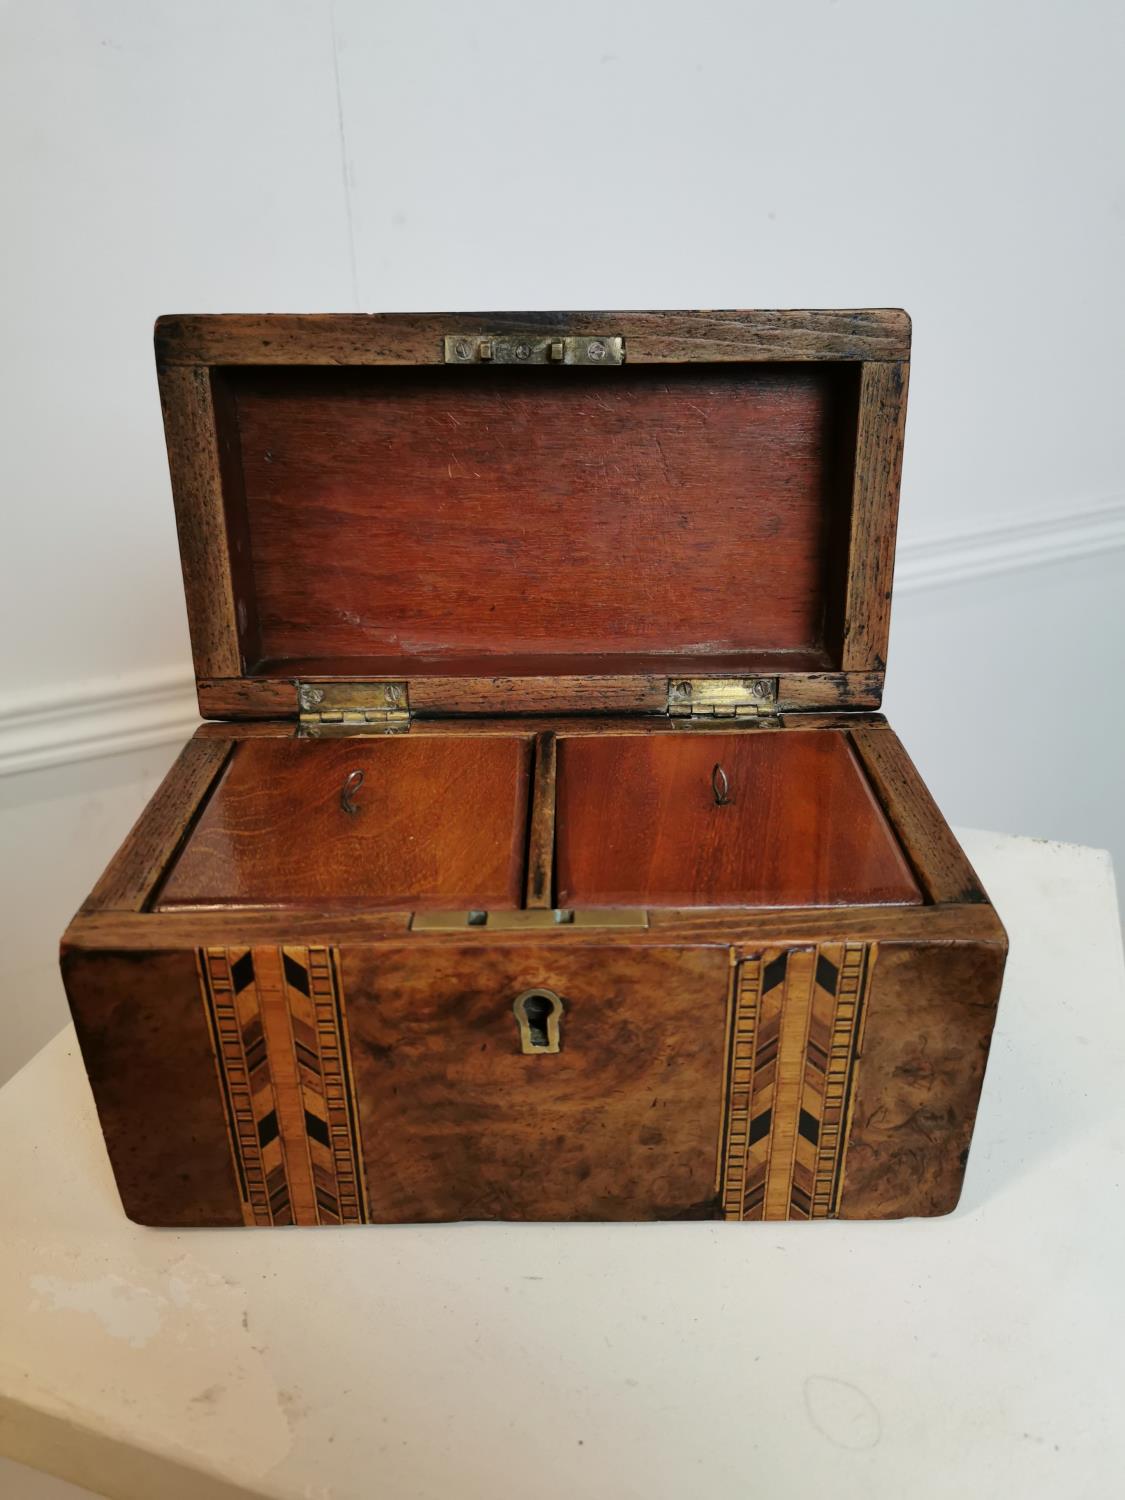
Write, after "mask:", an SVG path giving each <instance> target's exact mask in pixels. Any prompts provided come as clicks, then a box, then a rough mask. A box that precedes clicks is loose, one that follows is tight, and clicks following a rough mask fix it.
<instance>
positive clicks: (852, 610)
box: [62, 311, 1006, 1225]
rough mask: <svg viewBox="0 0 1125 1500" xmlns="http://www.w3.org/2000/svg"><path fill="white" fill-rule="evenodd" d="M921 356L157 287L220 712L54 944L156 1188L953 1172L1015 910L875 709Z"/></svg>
mask: <svg viewBox="0 0 1125 1500" xmlns="http://www.w3.org/2000/svg"><path fill="white" fill-rule="evenodd" d="M909 350H910V325H909V320H908V319H907V317H906V316H905V314H903V313H901V312H895V311H862V312H854V311H853V312H718V313H715V312H709V313H664V312H657V313H597V314H570V313H566V314H557V313H545V314H526V315H519V316H516V315H512V314H485V315H471V316H470V315H450V316H428V315H427V316H422V317H416V316H389V317H368V316H346V317H173V318H163V319H161V320H160V322H159V323H158V324H157V330H156V354H157V365H158V369H159V378H160V389H161V395H162V400H163V406H164V420H165V427H166V433H167V440H168V454H169V461H170V464H171V473H172V490H173V496H174V500H175V507H176V517H177V523H178V527H179V540H180V550H181V556H182V561H183V574H184V586H185V591H186V595H187V609H188V618H189V621H190V627H191V641H192V650H193V653H194V660H195V671H196V677H197V679H198V688H199V704H200V709H201V712H202V714H203V715H204V717H205V719H206V720H207V722H206V723H204V724H202V725H201V726H200V728H199V729H198V731H197V732H196V734H195V737H194V738H193V739H192V740H191V741H190V742H189V743H188V744H187V745H186V746H185V748H184V750H183V751H182V753H181V754H180V757H179V759H178V760H177V762H176V763H175V765H174V766H173V768H172V770H171V771H170V773H169V774H168V777H167V778H166V780H165V781H164V783H163V785H162V786H161V787H160V789H159V790H158V791H157V793H156V795H155V796H154V797H153V799H152V801H151V802H150V803H149V806H148V807H147V809H146V810H145V812H144V813H143V814H142V816H141V819H140V821H139V822H138V823H137V825H136V827H135V828H134V829H133V831H132V832H131V833H130V834H129V836H128V838H127V839H126V841H125V843H124V845H123V846H122V848H121V850H120V851H119V852H118V854H117V855H116V857H115V858H114V860H113V861H112V863H111V864H110V866H109V868H108V870H107V871H106V873H105V874H104V875H103V877H102V878H101V880H100V881H99V882H98V884H97V886H96V887H95V888H94V890H93V892H92V894H91V895H90V898H89V900H88V901H87V902H86V903H85V905H84V906H83V907H82V909H81V911H80V912H79V914H78V915H77V916H76V917H75V919H74V921H73V923H72V924H71V926H70V928H69V930H68V931H67V933H66V936H65V938H64V940H63V957H62V963H63V973H64V976H65V982H66V988H67V993H68V996H69V999H70V1005H71V1009H72V1011H73V1015H74V1021H75V1025H76V1027H77V1030H78V1036H79V1040H80V1042H81V1046H82V1053H83V1057H84V1059H85V1062H86V1067H87V1070H88V1072H89V1076H90V1081H91V1084H92V1086H93V1091H94V1097H95V1099H96V1101H97V1107H98V1112H99V1115H100V1117H101V1123H102V1127H103V1129H104V1132H105V1138H106V1143H107V1145H108V1148H109V1154H110V1158H111V1160H112V1163H113V1169H114V1172H115V1173H116V1177H117V1182H118V1186H119V1188H120V1191H121V1197H122V1200H123V1203H124V1206H125V1210H126V1212H127V1213H128V1214H129V1215H130V1217H132V1218H134V1219H136V1220H138V1221H140V1222H142V1223H145V1224H159V1225H202V1224H207V1225H226V1224H248V1225H250V1224H339V1223H359V1222H370V1223H391V1222H398V1221H419V1220H421V1221H425V1220H447V1219H694V1218H702V1219H710V1218H721V1219H818V1218H850V1219H856V1218H891V1217H896V1216H900V1215H907V1214H938V1213H944V1212H946V1211H948V1210H949V1209H951V1208H952V1207H953V1206H954V1204H955V1203H956V1201H957V1197H958V1194H959V1191H960V1187H961V1180H962V1176H963V1173H964V1169H965V1160H966V1155H967V1151H968V1146H969V1139H970V1135H971V1133H972V1128H973V1120H974V1116H975V1113H976V1109H977V1102H978V1098H979V1096H980V1091H981V1084H982V1080H983V1075H984V1068H985V1059H986V1055H987V1052H988V1044H989V1038H990V1035H991V1032H992V1026H993V1019H994V1015H995V1010H996V1002H997V997H998V994H999V990H1000V980H1001V974H1002V971H1003V968H1004V958H1005V951H1006V940H1005V935H1004V930H1003V928H1002V926H1001V924H1000V922H999V921H998V919H997V917H996V914H995V912H994V911H993V909H992V907H991V906H990V904H989V902H988V899H987V897H986V895H985V893H984V891H983V890H982V889H981V886H980V883H979V882H978V880H977V878H976V876H975V875H974V873H973V871H972V869H971V868H970V866H969V864H968V862H967V860H966V859H965V856H964V854H963V853H962V852H961V849H960V848H959V847H958V844H957V842H956V840H955V839H954V837H953V835H952V834H951V833H950V830H949V828H948V826H947V825H946V823H945V821H944V819H943V818H942V815H941V813H940V812H939V811H938V809H937V807H936V806H935V804H934V801H933V799H932V798H931V796H930V794H929V792H928V791H927V789H926V787H925V785H924V784H923V782H922V780H921V779H920V777H919V775H918V773H917V771H916V770H915V769H914V767H913V765H912V764H911V762H910V759H909V758H908V756H907V754H906V752H905V751H904V749H903V747H902V745H901V744H900V743H899V741H898V739H897V738H896V736H895V734H894V733H893V731H892V730H891V729H890V728H889V727H888V726H887V724H886V721H885V720H884V719H883V717H882V716H881V715H880V714H879V713H878V712H877V710H878V708H879V704H880V698H881V693H882V689H883V675H884V665H885V660H886V652H887V637H888V626H889V620H890V600H891V576H892V571H893V560H894V544H895V527H896V516H897V508H898V491H899V474H900V468H901V460H902V441H903V424H904V417H905V412H906V387H907V375H908V371H909Z"/></svg>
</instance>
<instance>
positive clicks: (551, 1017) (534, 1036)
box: [512, 990, 563, 1052]
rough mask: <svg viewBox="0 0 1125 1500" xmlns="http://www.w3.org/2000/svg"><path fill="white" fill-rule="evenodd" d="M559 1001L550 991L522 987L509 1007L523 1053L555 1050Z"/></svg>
mask: <svg viewBox="0 0 1125 1500" xmlns="http://www.w3.org/2000/svg"><path fill="white" fill-rule="evenodd" d="M562 1008H563V1004H562V1001H561V1000H560V999H559V997H558V995H556V994H555V992H554V991H553V990H525V991H524V993H523V994H522V995H520V996H519V997H518V999H517V1000H516V1001H515V1004H514V1005H513V1006H512V1009H513V1010H514V1011H515V1013H516V1020H517V1021H518V1022H519V1028H520V1046H521V1048H522V1050H523V1051H524V1052H557V1051H558V1050H559V1019H560V1017H561V1015H562Z"/></svg>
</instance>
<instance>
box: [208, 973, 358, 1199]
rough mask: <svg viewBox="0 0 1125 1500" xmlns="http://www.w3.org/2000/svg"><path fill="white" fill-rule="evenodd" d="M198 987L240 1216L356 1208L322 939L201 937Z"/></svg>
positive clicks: (347, 1088) (350, 1112)
mask: <svg viewBox="0 0 1125 1500" xmlns="http://www.w3.org/2000/svg"><path fill="white" fill-rule="evenodd" d="M198 965H199V977H200V989H201V992H202V995H203V1004H204V1008H205V1009H206V1012H207V1019H208V1024H209V1026H210V1028H211V1037H212V1041H213V1044H214V1051H215V1065H216V1069H217V1072H218V1078H219V1087H220V1090H221V1092H222V1095H223V1101H224V1105H225V1108H226V1113H227V1124H228V1130H229V1134H230V1142H231V1152H232V1155H233V1157H234V1166H235V1172H236V1174H237V1176H238V1182H239V1187H240V1190H241V1193H242V1199H243V1217H244V1219H245V1221H246V1223H247V1224H357V1223H364V1222H366V1219H367V1201H366V1192H365V1188H364V1180H363V1159H362V1155H361V1151H360V1144H359V1123H358V1116H357V1112H356V1101H355V1091H354V1087H353V1083H352V1068H351V1057H350V1054H349V1050H348V1036H347V1025H346V1021H345V1016H344V1003H343V994H342V991H341V987H340V980H339V973H338V968H337V962H336V954H335V951H334V950H333V949H331V948H316V947H314V948H306V947H283V948H276V947H257V948H203V949H200V950H199V953H198Z"/></svg>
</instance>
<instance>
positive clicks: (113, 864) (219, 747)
mask: <svg viewBox="0 0 1125 1500" xmlns="http://www.w3.org/2000/svg"><path fill="white" fill-rule="evenodd" d="M232 750H233V741H229V740H228V741H223V740H204V739H193V740H189V741H188V743H187V744H186V745H185V746H184V748H183V749H182V750H181V751H180V753H179V755H178V756H177V757H176V759H175V761H174V762H173V764H172V766H171V768H170V770H169V771H168V774H167V775H166V776H165V778H164V780H163V781H162V782H161V783H160V785H159V786H158V787H157V789H156V791H155V792H154V793H153V795H152V797H151V798H150V799H149V801H148V805H147V806H146V807H145V810H144V812H142V813H141V815H140V817H139V818H138V819H137V821H136V823H135V824H134V825H133V827H132V829H131V830H130V832H129V834H128V836H127V837H126V839H125V842H124V843H123V844H122V845H121V848H120V849H119V850H118V851H117V853H116V854H115V855H114V856H113V858H112V859H111V860H110V862H109V864H108V866H107V867H106V869H105V870H104V872H103V873H102V876H101V878H100V879H99V880H98V883H97V885H95V887H94V889H93V890H92V891H91V892H90V894H89V896H88V897H87V898H86V901H85V902H84V904H83V910H84V911H140V910H142V908H143V907H144V906H145V904H146V903H147V901H148V899H149V897H150V896H151V895H152V891H153V887H154V886H155V885H156V884H157V882H158V881H159V880H160V878H161V876H162V875H163V874H164V871H165V870H166V869H167V867H168V865H169V862H170V861H171V859H172V857H173V855H174V854H175V852H176V850H177V849H178V848H179V846H180V843H181V841H182V839H183V837H184V834H185V833H186V832H187V830H188V828H189V827H190V825H191V821H192V819H193V818H194V817H195V814H196V811H197V810H198V808H199V807H200V806H201V804H202V802H203V800H204V798H205V797H206V795H207V793H208V791H209V789H210V788H211V786H212V784H213V783H214V781H215V779H216V777H217V776H218V775H219V773H220V772H221V770H222V768H223V766H224V765H225V764H226V762H227V758H228V757H229V755H230V754H231V752H232Z"/></svg>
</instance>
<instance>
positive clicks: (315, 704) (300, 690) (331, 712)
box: [297, 682, 410, 736]
mask: <svg viewBox="0 0 1125 1500" xmlns="http://www.w3.org/2000/svg"><path fill="white" fill-rule="evenodd" d="M297 713H298V717H299V721H300V732H301V733H302V734H307V735H314V736H316V735H322V736H323V735H326V734H333V733H336V734H354V733H356V732H357V731H359V732H361V733H362V732H365V731H367V732H371V733H380V732H382V733H389V732H393V731H395V730H399V729H407V728H409V726H410V693H409V689H408V687H407V685H406V683H405V682H299V683H298V684H297Z"/></svg>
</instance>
